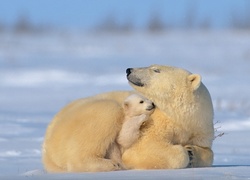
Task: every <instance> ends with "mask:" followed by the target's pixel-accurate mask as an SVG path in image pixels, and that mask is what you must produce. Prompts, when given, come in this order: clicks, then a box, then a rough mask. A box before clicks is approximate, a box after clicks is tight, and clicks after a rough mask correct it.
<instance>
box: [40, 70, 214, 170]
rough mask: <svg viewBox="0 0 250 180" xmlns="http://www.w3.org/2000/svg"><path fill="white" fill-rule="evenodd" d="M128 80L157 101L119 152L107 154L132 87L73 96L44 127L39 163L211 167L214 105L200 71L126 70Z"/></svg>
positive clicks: (88, 167) (81, 166)
mask: <svg viewBox="0 0 250 180" xmlns="http://www.w3.org/2000/svg"><path fill="white" fill-rule="evenodd" d="M127 79H128V81H129V83H130V85H131V86H132V87H133V88H134V89H135V90H136V91H137V92H139V93H141V94H142V95H144V96H145V97H146V98H148V99H150V100H151V101H153V102H154V104H155V105H156V109H155V111H154V113H153V114H152V115H151V117H150V119H149V120H148V121H147V122H146V123H145V124H144V125H143V126H142V127H141V131H142V136H141V137H140V138H139V139H138V141H137V142H135V143H134V144H133V145H132V146H131V147H130V148H129V149H127V150H126V151H125V152H124V153H123V155H122V162H118V161H116V160H114V159H109V158H108V157H107V154H108V153H109V151H110V149H109V148H110V147H111V146H112V145H113V143H115V139H116V137H117V134H118V132H119V131H120V129H121V124H122V119H123V117H124V114H123V109H122V103H123V101H124V99H125V98H126V97H127V96H128V95H130V94H131V92H127V91H122V92H110V93H104V94H100V95H96V96H93V97H89V98H84V99H79V100H76V101H74V102H72V103H70V104H69V105H67V106H66V107H65V108H63V109H62V110H61V111H60V112H59V113H58V114H57V115H56V116H55V117H54V119H53V120H52V122H51V123H50V125H49V126H48V129H47V132H46V135H45V139H44V144H43V163H44V167H45V169H46V170H47V171H48V172H86V171H92V172H94V171H111V170H118V169H120V166H119V163H123V165H122V166H125V167H126V168H127V169H169V168H186V167H204V166H211V165H212V162H213V151H212V150H211V146H212V142H213V138H214V128H213V106H212V102H211V97H210V94H209V92H208V90H207V89H206V87H205V86H204V85H203V83H202V82H201V77H200V75H197V74H191V73H190V72H188V71H186V70H184V69H180V68H176V67H169V66H160V65H152V66H150V67H146V68H133V69H132V68H129V69H127Z"/></svg>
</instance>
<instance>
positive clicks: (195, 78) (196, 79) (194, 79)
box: [188, 74, 201, 91]
mask: <svg viewBox="0 0 250 180" xmlns="http://www.w3.org/2000/svg"><path fill="white" fill-rule="evenodd" d="M188 81H189V82H190V84H191V86H192V88H193V90H194V91H195V90H196V89H198V88H199V87H200V84H201V76H200V75H199V74H191V75H189V76H188Z"/></svg>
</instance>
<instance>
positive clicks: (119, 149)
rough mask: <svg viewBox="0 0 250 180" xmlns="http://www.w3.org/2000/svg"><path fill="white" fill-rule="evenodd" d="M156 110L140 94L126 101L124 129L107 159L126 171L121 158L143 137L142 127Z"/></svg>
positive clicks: (133, 95)
mask: <svg viewBox="0 0 250 180" xmlns="http://www.w3.org/2000/svg"><path fill="white" fill-rule="evenodd" d="M154 108H155V105H154V103H153V102H152V101H150V100H148V99H146V98H145V97H143V96H141V95H139V94H132V95H130V96H128V97H127V98H126V99H125V101H124V103H123V109H124V119H123V123H122V128H121V130H120V132H119V133H118V137H117V138H116V142H115V143H113V144H112V145H111V146H110V149H109V150H108V151H107V155H106V157H107V158H109V159H112V160H114V161H115V162H118V163H119V165H120V166H121V168H123V169H124V165H123V163H122V160H121V156H122V154H123V152H124V151H125V150H126V149H128V148H129V147H131V146H132V145H133V144H134V143H135V142H136V141H137V140H138V138H139V137H140V135H141V134H140V127H141V125H142V124H143V123H144V122H145V121H147V120H148V119H149V116H150V115H151V114H152V113H153V112H154Z"/></svg>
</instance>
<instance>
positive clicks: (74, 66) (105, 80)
mask: <svg viewBox="0 0 250 180" xmlns="http://www.w3.org/2000/svg"><path fill="white" fill-rule="evenodd" d="M151 64H163V65H171V66H177V67H181V68H185V69H188V70H189V71H191V72H193V73H199V74H201V75H202V80H203V82H204V84H205V85H206V86H207V88H208V89H209V91H210V93H211V96H212V99H213V104H214V109H215V117H214V123H215V127H216V129H217V132H216V134H217V135H218V134H220V133H224V135H223V136H222V137H217V138H216V139H215V141H214V145H213V150H214V153H215V157H214V166H213V167H210V168H195V169H181V170H148V171H141V170H137V171H117V172H107V173H80V174H53V175H51V174H46V173H45V172H44V171H42V169H43V167H42V163H41V144H42V141H43V137H44V134H45V130H46V127H47V125H48V123H49V122H50V121H51V119H52V118H53V116H54V115H55V114H56V113H57V112H58V111H59V110H60V109H61V108H62V107H63V106H65V105H66V104H67V103H69V102H70V101H72V100H74V99H78V98H82V97H86V96H90V95H94V94H97V93H101V92H106V91H113V90H130V89H131V87H130V86H129V85H128V83H127V80H126V77H125V70H126V68H128V67H141V66H148V65H151ZM249 76H250V36H249V32H240V31H238V32H233V31H214V32H213V31H212V32H192V31H190V32H181V31H180V32H178V31H174V32H171V31H170V32H166V33H163V34H154V35H152V34H147V33H143V32H135V33H131V34H114V35H112V34H91V33H86V32H74V33H70V32H68V33H59V34H56V33H51V34H41V35H39V36H38V35H14V34H7V33H2V34H0V179H11V178H12V179H13V178H18V179H25V178H27V177H32V178H36V179H47V178H51V179H73V178H74V179H97V178H103V179H117V178H119V179H138V178H143V179H152V178H157V179H168V178H179V179H181V178H183V177H185V178H187V179H218V178H219V179H250V151H249V150H250V139H249V138H248V137H250V93H249V89H250V81H249Z"/></svg>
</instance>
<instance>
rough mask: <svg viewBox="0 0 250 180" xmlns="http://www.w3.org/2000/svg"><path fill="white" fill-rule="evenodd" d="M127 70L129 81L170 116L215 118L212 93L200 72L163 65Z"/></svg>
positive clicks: (176, 117)
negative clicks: (193, 72)
mask: <svg viewBox="0 0 250 180" xmlns="http://www.w3.org/2000/svg"><path fill="white" fill-rule="evenodd" d="M126 73H127V79H128V81H129V83H130V85H131V86H132V87H133V88H134V89H135V90H136V91H138V92H140V93H141V94H142V95H143V96H145V97H146V98H148V99H150V100H151V101H153V102H154V104H155V105H156V106H157V107H158V108H159V109H160V110H161V111H163V112H165V113H166V114H167V115H168V116H170V117H171V116H172V117H173V118H174V119H176V120H178V119H180V120H185V119H190V118H193V117H194V116H196V118H195V119H197V118H206V119H209V121H210V120H211V119H213V106H212V101H211V97H210V94H209V92H208V90H207V88H206V87H205V86H204V85H203V83H202V82H201V76H200V75H198V74H192V73H190V72H189V71H186V70H184V69H181V68H176V67H170V66H161V65H152V66H149V67H144V68H128V69H127V70H126Z"/></svg>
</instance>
